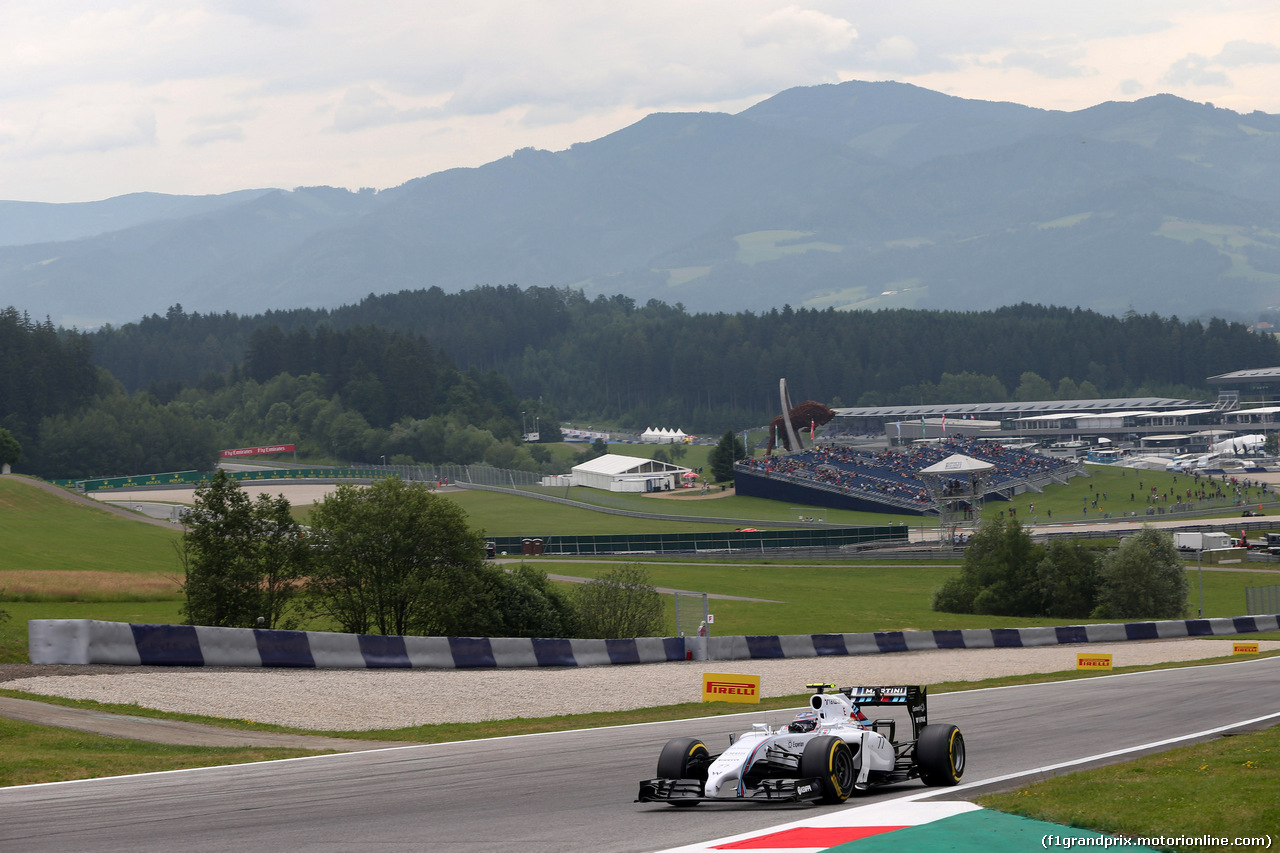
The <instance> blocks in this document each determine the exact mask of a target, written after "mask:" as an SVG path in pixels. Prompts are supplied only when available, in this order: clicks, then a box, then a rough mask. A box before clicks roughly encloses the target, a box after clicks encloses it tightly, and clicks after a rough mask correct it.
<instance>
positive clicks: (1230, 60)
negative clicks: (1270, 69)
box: [1213, 39, 1280, 68]
mask: <svg viewBox="0 0 1280 853" xmlns="http://www.w3.org/2000/svg"><path fill="white" fill-rule="evenodd" d="M1213 62H1214V63H1215V64H1216V65H1221V66H1223V67H1225V68H1239V67H1241V66H1245V65H1274V64H1275V63H1277V62H1280V47H1276V46H1275V45H1274V44H1267V43H1265V42H1256V41H1245V40H1243V39H1240V40H1237V41H1231V42H1227V43H1226V44H1225V45H1223V46H1222V50H1221V51H1220V52H1219V53H1218V55H1217V56H1215V57H1214V58H1213Z"/></svg>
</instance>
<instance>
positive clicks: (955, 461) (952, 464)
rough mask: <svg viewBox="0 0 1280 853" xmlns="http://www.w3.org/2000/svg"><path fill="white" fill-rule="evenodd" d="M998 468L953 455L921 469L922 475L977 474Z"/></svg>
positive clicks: (987, 463)
mask: <svg viewBox="0 0 1280 853" xmlns="http://www.w3.org/2000/svg"><path fill="white" fill-rule="evenodd" d="M995 467H996V466H994V465H992V464H991V463H990V462H983V461H981V460H980V459H974V458H972V457H969V456H961V455H960V454H959V453H953V454H951V455H950V456H948V457H947V458H946V459H943V460H942V461H941V462H936V463H934V464H933V465H930V466H929V467H928V468H921V469H920V473H921V474H976V473H978V472H980V471H990V470H991V469H992V468H995Z"/></svg>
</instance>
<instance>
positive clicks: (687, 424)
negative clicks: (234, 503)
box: [0, 285, 1280, 477]
mask: <svg viewBox="0 0 1280 853" xmlns="http://www.w3.org/2000/svg"><path fill="white" fill-rule="evenodd" d="M1276 364H1280V345H1278V344H1277V342H1276V340H1275V339H1274V338H1272V337H1271V336H1263V335H1256V334H1253V333H1251V332H1249V331H1248V330H1247V329H1246V328H1245V327H1244V326H1243V325H1241V324H1238V323H1228V322H1226V321H1223V320H1217V319H1215V320H1211V321H1209V322H1207V323H1201V322H1199V321H1188V322H1184V321H1181V320H1179V319H1178V318H1176V317H1171V318H1165V317H1160V316H1157V315H1137V314H1132V313H1131V314H1128V315H1126V316H1124V317H1112V316H1107V315H1102V314H1098V313H1095V312H1091V311H1084V310H1081V309H1066V308H1052V307H1044V306H1039V305H1016V306H1011V307H1008V308H1002V309H999V310H996V311H985V312H969V313H965V312H953V311H915V310H889V311H875V312H858V311H852V312H838V311H834V310H829V309H828V310H809V309H800V310H793V309H791V308H789V307H785V308H782V309H780V310H773V311H769V312H766V313H761V314H754V313H751V312H738V313H732V314H730V313H717V314H705V313H704V314H689V313H688V312H686V311H685V310H684V309H683V308H682V307H681V306H680V305H678V304H677V305H675V306H671V305H666V304H664V303H661V302H657V301H650V302H649V303H648V304H646V305H644V306H638V305H636V304H635V302H634V301H633V300H631V299H629V298H627V297H624V296H614V297H609V298H605V297H597V298H595V299H588V298H587V297H585V296H584V295H583V294H582V293H581V292H580V291H576V290H572V289H567V288H566V289H556V288H527V289H521V288H519V287H516V286H514V285H510V286H502V287H491V286H485V287H476V288H473V289H471V290H468V291H464V292H462V293H454V294H446V293H444V292H443V291H441V290H440V289H438V288H432V289H430V290H422V291H404V292H401V293H396V294H388V295H385V296H369V297H367V298H366V299H364V300H362V301H361V302H360V303H359V304H358V305H354V306H347V307H344V308H340V309H334V310H331V311H324V310H315V309H299V310H297V311H280V312H270V313H267V314H263V315H256V316H252V317H239V316H236V315H234V314H229V313H228V314H221V315H213V314H209V315H201V314H198V313H196V314H189V313H187V312H186V311H184V310H183V309H182V307H181V306H179V305H175V306H173V307H172V308H170V309H169V310H168V311H167V312H166V313H165V315H164V316H160V315H152V316H150V317H147V318H144V319H143V320H142V321H140V322H139V323H136V324H128V325H126V326H123V327H121V328H118V329H117V328H111V327H107V328H104V329H102V330H99V331H97V332H94V333H91V334H84V333H80V332H77V331H74V330H73V331H66V330H58V329H55V328H53V327H52V326H51V325H50V324H49V323H48V322H47V321H46V322H45V323H43V324H38V323H33V322H32V321H31V320H30V319H29V318H27V317H25V315H22V314H20V313H19V312H17V311H16V310H15V309H12V308H10V309H7V310H6V311H5V312H3V314H0V365H3V368H4V369H2V370H0V383H3V386H2V387H0V428H6V429H8V430H9V431H10V433H11V434H12V435H13V436H14V437H15V438H16V439H17V441H18V442H19V444H20V445H21V447H22V448H23V454H24V460H23V462H22V463H21V464H22V466H25V467H20V469H19V470H26V471H29V472H31V473H38V474H42V475H45V476H51V477H78V476H98V475H112V474H135V473H141V472H151V471H164V470H181V469H185V468H206V467H208V465H209V464H210V462H211V460H212V456H213V453H214V451H215V450H217V449H218V448H219V447H220V446H221V447H227V446H240V445H245V444H258V443H266V442H292V443H296V444H298V445H299V448H300V449H301V450H302V451H303V452H305V453H306V454H307V455H308V456H309V458H313V459H331V460H333V461H339V462H369V461H377V460H379V459H381V458H382V457H386V459H387V461H397V462H405V463H408V462H426V463H433V464H439V463H445V462H452V463H472V462H484V463H487V464H491V465H495V466H497V467H505V468H521V469H525V470H532V471H537V470H544V466H545V465H547V459H548V457H547V454H546V453H545V452H544V449H543V448H539V447H538V446H536V445H535V446H530V445H526V444H524V443H523V442H522V441H521V440H520V436H519V433H520V426H519V424H520V417H521V413H522V412H525V413H527V415H528V417H529V418H530V419H532V418H533V417H534V416H535V415H536V416H537V417H539V418H540V419H541V422H542V423H543V424H555V423H558V422H560V420H561V419H567V420H573V421H597V422H599V421H605V422H612V423H617V424H619V425H620V426H622V427H624V428H626V427H629V428H634V429H643V428H644V427H645V426H650V425H652V424H654V423H674V424H680V425H681V426H682V427H683V428H684V429H686V430H687V431H696V432H702V433H710V432H714V433H719V432H720V431H721V430H724V429H726V428H734V429H736V428H740V427H743V426H750V425H757V424H761V423H765V422H767V421H768V420H769V419H770V418H771V417H772V416H773V414H774V413H775V410H776V408H777V392H776V388H777V381H778V377H780V376H784V377H786V378H787V380H788V382H789V384H790V387H791V388H792V389H793V393H796V394H799V395H801V396H802V397H804V398H809V399H815V400H821V401H823V402H826V403H828V404H830V405H833V406H840V405H887V404H915V403H949V402H955V403H959V402H1006V401H1010V400H1040V399H1089V398H1094V397H1099V396H1146V395H1152V396H1172V397H1188V398H1195V397H1202V396H1205V395H1207V394H1208V393H1209V392H1208V391H1207V390H1206V389H1205V388H1204V386H1205V381H1204V380H1205V378H1206V377H1208V376H1211V375H1214V374H1217V373H1224V372H1227V371H1230V370H1236V369H1241V368H1246V367H1265V366H1273V365H1276ZM542 433H543V435H544V436H545V437H546V438H547V439H550V440H555V439H556V438H557V437H558V436H557V432H556V430H554V429H552V428H544V429H543V430H542Z"/></svg>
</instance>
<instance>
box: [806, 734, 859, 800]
mask: <svg viewBox="0 0 1280 853" xmlns="http://www.w3.org/2000/svg"><path fill="white" fill-rule="evenodd" d="M800 775H801V777H803V778H812V777H815V776H816V777H817V778H818V779H819V780H820V782H821V785H822V800H821V801H822V802H824V803H828V804H832V805H834V804H837V803H843V802H844V801H845V800H847V799H849V795H850V794H852V793H853V786H854V783H855V782H856V781H857V778H858V770H857V768H856V767H854V765H853V750H851V749H849V745H848V744H847V743H845V742H844V741H843V740H841V739H840V738H838V737H834V736H832V735H823V736H822V737H816V738H814V739H813V740H811V741H809V742H808V743H807V744H805V745H804V752H803V753H801V755H800Z"/></svg>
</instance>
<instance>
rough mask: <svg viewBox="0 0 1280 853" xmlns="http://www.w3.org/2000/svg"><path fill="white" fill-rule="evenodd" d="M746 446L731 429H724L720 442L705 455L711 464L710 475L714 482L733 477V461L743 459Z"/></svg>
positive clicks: (725, 480) (745, 454)
mask: <svg viewBox="0 0 1280 853" xmlns="http://www.w3.org/2000/svg"><path fill="white" fill-rule="evenodd" d="M746 456H747V448H746V446H745V445H743V443H742V439H740V438H738V436H737V434H736V433H734V431H733V430H726V431H725V434H724V435H723V436H721V437H720V442H719V444H717V445H716V446H715V447H714V448H712V450H711V453H710V454H709V455H708V457H707V462H708V464H709V465H710V466H711V477H712V479H714V480H715V481H716V482H719V483H724V482H728V481H729V480H732V479H733V463H734V462H737V461H738V460H739V459H745V458H746Z"/></svg>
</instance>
